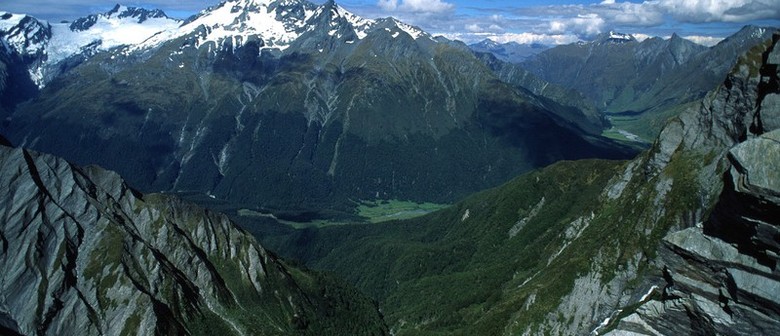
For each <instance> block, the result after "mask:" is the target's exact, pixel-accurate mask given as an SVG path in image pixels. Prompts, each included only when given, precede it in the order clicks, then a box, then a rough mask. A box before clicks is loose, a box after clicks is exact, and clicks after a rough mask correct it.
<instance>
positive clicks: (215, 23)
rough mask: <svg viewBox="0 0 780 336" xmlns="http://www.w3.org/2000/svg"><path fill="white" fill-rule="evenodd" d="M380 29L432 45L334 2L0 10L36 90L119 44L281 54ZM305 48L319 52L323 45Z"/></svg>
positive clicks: (7, 37) (416, 32)
mask: <svg viewBox="0 0 780 336" xmlns="http://www.w3.org/2000/svg"><path fill="white" fill-rule="evenodd" d="M378 30H384V31H387V32H390V33H391V34H392V37H394V38H396V37H398V36H400V34H402V33H403V34H406V35H408V36H410V37H411V38H413V39H419V38H427V39H429V40H431V41H433V39H432V38H431V36H430V35H429V34H427V33H425V32H424V31H422V30H420V29H419V28H416V27H413V26H410V25H407V24H404V23H402V22H400V21H397V20H395V19H392V18H386V19H377V20H371V19H365V18H361V17H359V16H357V15H355V14H353V13H350V12H349V11H347V10H345V9H344V8H342V7H341V6H338V5H337V4H335V2H333V1H328V2H326V3H324V4H322V5H316V4H314V3H311V2H309V1H305V0H277V1H273V0H227V1H223V2H221V3H220V4H218V5H216V6H213V7H210V8H207V9H205V10H203V11H201V12H200V13H199V14H197V15H195V16H194V17H192V18H190V19H188V20H187V21H184V22H182V21H180V20H177V19H173V18H170V17H168V16H167V15H165V13H164V12H162V11H160V10H146V9H142V8H136V7H126V6H121V5H116V6H115V7H114V8H113V9H111V10H110V11H108V12H106V13H102V14H94V15H89V16H86V17H83V18H79V19H77V20H75V21H73V22H70V23H68V22H62V23H48V22H46V21H41V20H37V19H35V18H33V17H30V16H27V15H23V14H12V13H5V12H0V38H2V41H3V42H2V43H3V44H6V45H7V49H8V50H14V51H15V52H16V53H18V54H19V55H21V56H22V58H25V59H27V62H26V63H27V66H28V72H29V73H30V77H31V79H32V80H33V82H35V84H36V85H38V87H40V88H42V87H44V86H45V85H46V84H47V83H48V82H50V81H51V80H52V79H53V78H54V77H56V76H57V75H58V74H59V73H60V72H61V71H62V70H67V69H63V66H61V63H62V62H63V61H65V60H68V59H71V58H73V57H74V56H78V57H76V58H79V60H78V61H77V62H75V63H76V64H78V63H81V62H82V61H83V60H84V59H86V58H88V57H90V56H91V55H93V54H94V53H96V52H99V51H106V50H110V49H112V48H116V47H119V46H126V47H127V48H126V49H124V50H123V51H122V54H124V55H127V54H129V53H131V52H134V51H139V50H146V49H149V48H154V47H158V46H160V45H162V44H164V43H166V42H168V41H171V40H174V39H179V38H183V39H185V41H186V42H184V43H183V44H186V46H194V47H195V48H199V47H201V46H210V48H212V50H222V49H224V48H225V47H226V46H229V47H231V48H233V50H235V48H238V47H241V46H243V45H244V44H246V43H249V42H250V41H256V42H260V41H261V43H260V45H261V49H275V50H278V51H284V50H286V49H287V48H288V47H290V46H291V45H293V44H294V42H296V41H299V40H302V39H301V37H302V36H310V37H316V38H315V40H317V41H321V40H323V39H322V38H321V36H319V35H321V34H323V33H325V34H327V35H328V37H329V38H331V39H335V40H337V41H339V42H340V43H347V44H354V43H356V42H357V41H359V40H362V39H364V38H365V37H366V36H367V35H368V34H370V33H372V32H374V31H378ZM210 42H213V43H211V44H210ZM299 44H302V45H304V44H305V43H303V42H302V41H301V42H300V43H299ZM310 44H311V43H310ZM315 44H321V43H315ZM310 47H316V48H317V49H320V50H321V49H323V46H322V45H319V46H315V45H310ZM72 66H73V65H69V66H66V68H67V67H72Z"/></svg>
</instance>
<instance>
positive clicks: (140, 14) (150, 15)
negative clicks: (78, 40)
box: [70, 4, 174, 31]
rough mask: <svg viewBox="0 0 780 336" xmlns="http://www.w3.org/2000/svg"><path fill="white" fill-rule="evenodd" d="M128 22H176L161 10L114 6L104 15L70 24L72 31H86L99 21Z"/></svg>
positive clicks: (96, 15) (90, 16)
mask: <svg viewBox="0 0 780 336" xmlns="http://www.w3.org/2000/svg"><path fill="white" fill-rule="evenodd" d="M101 19H104V20H122V19H125V20H128V21H131V22H134V23H144V22H146V21H147V20H149V19H167V20H174V19H171V18H169V17H168V15H166V14H165V12H163V11H161V10H159V9H152V10H149V9H145V8H140V7H127V6H124V5H121V4H116V5H114V8H112V9H111V10H109V11H108V12H105V13H102V14H91V15H88V16H86V17H82V18H79V19H77V20H75V21H73V23H71V24H70V30H71V31H85V30H88V29H90V28H92V26H94V25H95V24H96V23H97V22H98V21H99V20H101Z"/></svg>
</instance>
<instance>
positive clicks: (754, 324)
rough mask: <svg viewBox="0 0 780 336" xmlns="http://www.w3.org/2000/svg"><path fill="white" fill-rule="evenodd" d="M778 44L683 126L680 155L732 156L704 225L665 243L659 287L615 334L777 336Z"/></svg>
mask: <svg viewBox="0 0 780 336" xmlns="http://www.w3.org/2000/svg"><path fill="white" fill-rule="evenodd" d="M778 40H780V35H775V37H774V44H773V45H772V46H770V47H769V48H768V50H767V51H766V52H763V53H759V52H756V51H754V52H753V55H749V57H748V58H747V59H743V62H742V63H741V64H740V65H738V66H737V68H736V69H735V71H734V72H733V73H732V74H731V75H730V76H729V78H728V79H727V81H726V84H724V86H723V87H722V88H721V89H720V90H719V91H718V92H716V93H714V94H713V95H712V96H711V97H710V99H707V100H705V102H704V103H703V104H702V107H701V109H700V112H699V113H697V114H695V116H696V117H697V118H695V119H693V120H690V121H693V122H692V123H690V124H686V127H684V129H689V130H691V132H690V133H687V134H688V135H689V136H686V137H685V139H687V141H683V143H685V145H684V146H706V145H710V146H717V147H721V148H722V147H726V148H730V149H729V150H728V151H727V156H726V157H727V160H725V162H724V163H725V164H726V165H727V166H728V167H729V168H727V170H726V172H725V173H724V174H723V175H722V176H723V182H722V185H723V188H722V191H721V192H720V196H719V197H718V201H717V204H716V205H715V206H714V208H713V209H712V211H711V214H710V216H709V217H708V218H707V219H706V220H704V221H702V222H700V223H698V224H696V225H695V226H693V227H690V228H686V229H684V230H681V231H676V232H672V233H670V234H669V235H667V236H666V237H665V238H664V240H663V243H662V245H661V247H660V249H659V260H658V261H657V264H658V267H659V268H661V269H662V270H663V274H662V275H663V276H662V277H660V278H662V279H663V281H659V282H657V283H656V284H654V285H653V290H651V291H650V292H649V293H648V295H647V296H646V297H644V298H643V300H642V301H640V304H639V305H638V306H635V307H634V308H633V309H631V310H629V311H628V312H627V313H624V315H625V317H624V318H622V319H620V320H619V321H618V322H616V325H615V326H614V327H615V331H614V332H612V333H615V332H618V333H624V332H630V333H637V334H647V335H661V334H664V335H671V334H679V333H687V334H696V335H704V334H764V335H769V334H776V333H778V332H780V296H778V295H777V293H778V292H780V273H779V272H778V268H777V266H778V262H779V261H780V258H779V257H778V253H779V252H780V244H779V243H778V239H777V237H778V232H780V229H778V228H779V227H780V222H778V218H780V216H778V215H780V198H779V197H778V196H779V195H780V185H778V181H780V176H778V173H777V172H778V171H780V141H778V140H779V138H780V130H778V128H777V124H776V123H777V121H778V118H777V116H776V115H775V114H776V110H775V109H772V108H771V106H773V104H775V103H776V101H777V99H778V97H780V90H778V83H780V71H778V65H780V45H778V44H777V41H778ZM750 56H752V62H760V63H759V64H756V63H752V62H751V61H750V59H751V57H750ZM751 63H752V64H751ZM767 107H770V108H767ZM713 112H715V113H713ZM724 112H725V113H724ZM766 125H772V126H768V127H767V126H766ZM697 126H698V127H701V128H698V127H697ZM697 128H698V129H697ZM699 130H701V131H704V132H701V133H700V132H697V131H699ZM697 133H699V134H702V136H693V135H694V134H697ZM712 178H717V177H716V176H713V177H712ZM651 293H652V294H653V295H650V294H651Z"/></svg>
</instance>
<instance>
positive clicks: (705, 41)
mask: <svg viewBox="0 0 780 336" xmlns="http://www.w3.org/2000/svg"><path fill="white" fill-rule="evenodd" d="M683 38H684V39H686V40H690V41H691V42H693V43H698V44H701V45H703V46H707V47H711V46H714V45H716V44H718V43H720V41H723V38H722V37H713V36H699V35H689V36H683Z"/></svg>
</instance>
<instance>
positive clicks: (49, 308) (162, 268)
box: [0, 146, 385, 335]
mask: <svg viewBox="0 0 780 336" xmlns="http://www.w3.org/2000/svg"><path fill="white" fill-rule="evenodd" d="M0 167H2V169H0V333H1V334H11V335H16V334H22V335H32V334H38V335H43V334H52V335H68V334H69V335H75V334H81V335H104V334H107V335H120V334H138V335H141V334H143V335H149V334H234V335H245V334H285V333H302V334H323V333H324V334H327V333H339V332H347V333H372V334H382V333H384V330H385V329H384V327H383V326H382V322H381V317H380V316H379V313H378V312H377V311H376V309H375V308H374V306H373V304H371V303H370V302H369V301H367V300H365V299H361V297H360V296H359V295H357V294H355V293H353V292H350V291H349V290H346V289H344V288H341V287H339V286H337V285H332V284H330V285H328V286H327V287H328V288H327V294H328V296H327V297H322V296H321V295H320V291H323V292H325V289H324V288H325V287H320V286H323V285H322V281H321V279H319V278H318V277H316V276H312V275H310V274H305V273H302V272H300V271H298V270H295V269H292V268H289V267H287V266H285V265H284V264H283V263H282V262H280V261H279V260H277V259H276V258H275V257H274V256H272V255H271V254H269V253H268V252H267V251H266V250H265V249H264V248H263V247H261V246H260V245H259V244H258V243H257V242H256V241H255V240H254V239H253V238H252V237H251V236H249V235H248V234H246V233H244V232H243V231H241V230H239V229H237V228H235V227H234V226H233V224H232V223H231V222H230V221H229V220H228V218H227V217H226V216H224V215H221V214H217V213H213V212H210V211H207V210H204V209H202V208H199V207H197V206H195V205H192V204H188V203H185V202H183V201H180V200H178V199H176V198H173V197H169V196H165V195H141V194H140V193H138V192H136V191H134V190H133V189H132V188H130V187H129V186H128V185H126V184H125V183H124V182H123V180H122V179H121V178H120V177H119V176H118V175H117V174H116V173H113V172H110V171H106V170H103V169H101V168H98V167H94V166H91V167H86V168H79V167H76V166H73V165H71V164H69V163H68V162H66V161H65V160H63V159H60V158H57V157H54V156H51V155H46V154H40V153H37V152H33V151H29V150H25V149H12V148H9V147H5V146H0ZM351 295H354V296H351Z"/></svg>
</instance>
